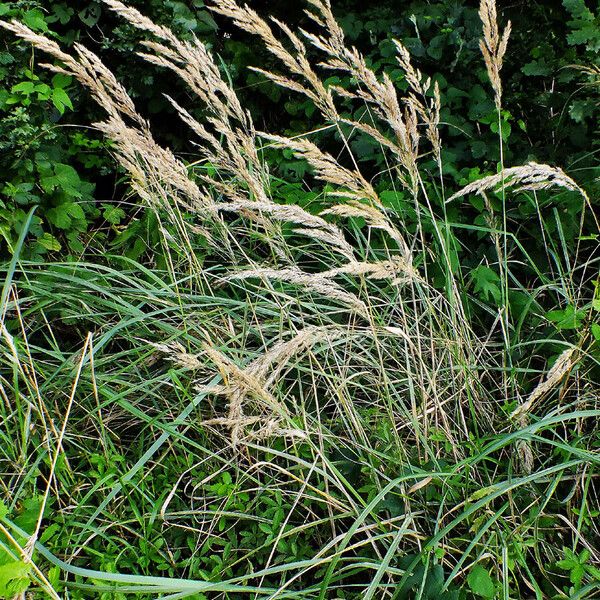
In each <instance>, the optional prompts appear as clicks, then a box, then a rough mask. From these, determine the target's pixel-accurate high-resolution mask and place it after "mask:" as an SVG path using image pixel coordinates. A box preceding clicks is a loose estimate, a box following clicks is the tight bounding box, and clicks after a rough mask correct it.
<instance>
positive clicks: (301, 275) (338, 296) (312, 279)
mask: <svg viewBox="0 0 600 600" xmlns="http://www.w3.org/2000/svg"><path fill="white" fill-rule="evenodd" d="M227 279H228V280H230V281H236V280H245V279H268V280H273V281H281V282H283V283H291V284H292V285H296V286H301V287H303V288H305V289H307V290H310V291H313V292H315V293H317V294H319V295H321V296H324V297H325V298H331V299H332V300H336V301H338V302H341V303H342V304H344V305H345V306H347V307H349V308H351V309H353V310H355V311H356V312H358V313H359V314H361V315H362V316H364V317H365V318H368V311H367V307H366V306H365V304H364V302H363V301H362V300H360V299H359V298H357V297H356V296H355V295H354V294H352V293H351V292H348V291H346V290H344V288H342V287H341V286H340V285H338V284H337V283H335V281H332V280H331V279H328V278H327V277H326V276H324V275H322V274H320V273H305V272H304V271H302V270H301V269H299V268H298V267H290V268H286V269H271V268H268V267H262V268H253V269H247V270H245V271H240V272H237V273H232V274H231V275H228V276H227Z"/></svg>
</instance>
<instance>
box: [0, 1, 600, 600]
mask: <svg viewBox="0 0 600 600" xmlns="http://www.w3.org/2000/svg"><path fill="white" fill-rule="evenodd" d="M104 1H105V3H106V4H107V5H108V6H109V7H110V8H112V9H113V10H114V11H115V12H116V13H118V14H119V15H120V16H121V17H122V18H124V19H126V20H127V21H128V22H129V23H131V24H132V25H134V26H135V27H138V28H139V29H141V30H143V31H144V32H145V33H146V34H147V35H148V41H147V42H145V43H144V52H142V53H141V55H142V57H143V58H144V59H146V60H148V61H150V62H151V63H153V64H154V65H156V66H157V68H166V69H170V70H171V71H173V72H174V73H175V74H176V75H177V76H179V77H181V79H182V80H183V81H184V82H185V83H186V85H187V86H188V88H189V90H190V92H191V93H193V94H194V96H195V100H197V101H199V102H201V103H202V106H203V108H204V111H205V118H204V120H203V121H202V122H200V121H199V120H198V119H197V118H196V117H194V116H192V114H191V113H190V112H189V110H188V109H186V108H185V107H182V106H180V105H179V104H177V103H175V101H173V104H174V106H175V108H176V110H177V112H178V113H179V115H180V116H181V117H182V119H183V120H184V122H186V123H187V124H188V125H189V126H190V129H191V131H192V133H193V134H194V136H195V137H194V139H195V140H196V141H198V157H197V160H196V161H195V162H194V163H193V164H192V165H186V164H184V163H183V162H182V161H181V160H180V159H179V158H178V157H177V156H176V155H175V154H174V153H173V152H172V151H171V150H169V149H168V148H164V147H161V146H160V145H159V144H158V143H157V142H156V140H155V139H154V138H153V136H152V132H151V129H150V126H149V124H148V122H147V121H146V120H145V119H144V118H143V117H142V116H140V115H138V114H137V112H136V110H135V106H134V104H133V101H132V100H131V99H130V98H129V96H128V95H127V92H126V90H125V89H124V88H123V87H122V86H121V85H120V84H119V83H118V82H117V81H116V79H115V78H114V77H113V76H112V74H111V73H110V71H108V69H106V67H104V65H103V64H102V62H101V60H100V59H99V58H98V57H97V56H95V55H94V54H92V53H91V52H90V51H88V50H86V49H85V48H84V47H82V46H80V45H77V44H76V45H75V47H74V51H73V54H66V53H65V52H63V50H62V49H61V48H59V47H58V45H57V44H56V43H55V42H54V41H53V40H50V39H48V38H45V37H43V36H41V35H39V34H37V33H35V32H33V31H31V30H30V29H28V28H27V27H26V26H24V25H22V24H19V23H0V24H2V26H3V27H5V28H7V29H9V30H11V31H13V32H14V33H15V34H16V35H18V36H20V37H21V38H23V39H25V40H28V41H30V42H31V43H32V44H34V46H35V47H36V48H38V49H40V50H42V51H44V52H46V53H48V54H49V55H50V56H52V57H53V58H54V59H56V61H57V62H56V63H55V64H53V65H48V66H49V68H51V69H53V70H55V71H59V72H63V73H67V74H69V75H72V76H74V77H75V78H76V79H77V80H78V81H79V82H80V83H81V84H82V85H84V86H86V87H87V88H88V89H89V91H90V93H91V95H92V97H93V98H94V100H95V101H97V102H98V103H99V104H100V106H102V108H103V109H104V110H105V111H106V115H107V116H106V119H105V120H104V121H103V122H101V123H97V124H96V126H97V127H98V128H99V129H100V130H101V131H103V132H104V133H105V135H106V136H107V138H108V139H109V140H110V141H111V142H112V146H111V147H112V149H113V152H114V154H115V157H116V159H117V160H118V161H119V163H120V164H121V166H122V167H123V168H124V170H125V171H126V172H127V174H128V177H129V182H130V185H131V190H132V193H133V194H135V195H136V197H137V198H138V199H139V202H140V203H142V204H144V205H145V206H147V207H148V209H149V210H152V211H155V212H156V217H157V223H158V227H159V229H160V231H161V234H162V249H161V253H162V256H164V257H165V260H164V261H163V262H162V263H161V265H162V266H158V263H157V262H154V261H153V260H152V259H149V260H148V261H146V262H145V263H144V261H141V262H135V261H132V260H130V259H127V258H124V257H122V256H117V255H111V253H110V250H109V249H107V252H106V253H104V254H102V255H98V256H94V255H93V254H92V253H90V255H86V256H84V257H83V258H81V260H69V261H65V262H59V261H55V262H44V263H33V262H27V261H24V260H20V258H19V254H20V248H21V247H22V245H23V244H24V243H25V239H26V234H27V227H24V229H23V234H22V238H21V240H20V243H19V245H18V246H17V248H16V251H15V254H14V258H13V261H12V262H11V263H10V264H9V265H5V266H3V273H4V276H5V283H4V286H3V289H2V296H1V305H0V315H1V317H2V320H1V321H0V334H1V336H2V340H3V343H2V346H1V354H0V356H1V358H0V360H1V363H0V364H1V371H0V395H1V398H2V401H1V402H0V424H1V426H0V436H2V442H1V444H0V447H1V451H0V452H1V454H0V461H1V464H2V472H3V476H2V479H1V482H0V493H1V494H2V498H3V503H2V504H1V505H0V532H1V533H0V544H1V545H2V551H3V553H4V554H3V555H2V556H4V558H3V559H2V560H0V586H2V585H5V587H6V589H7V590H9V591H8V592H6V591H5V592H3V593H5V594H6V595H7V596H9V595H14V596H18V595H21V597H24V594H32V597H44V596H48V597H53V598H63V597H64V598H91V597H98V598H123V597H125V596H126V595H128V594H133V595H136V597H152V598H159V597H160V598H165V599H166V598H169V599H175V598H196V599H202V598H231V599H234V598H272V599H275V598H278V599H279V598H315V599H317V598H318V599H320V600H324V599H326V598H365V599H371V598H374V599H383V598H399V599H402V598H406V599H408V598H416V599H427V598H439V599H451V598H477V597H479V598H496V597H497V598H503V599H509V598H513V599H517V598H534V597H535V598H581V599H584V598H593V597H596V595H597V594H599V593H600V592H599V590H600V571H599V570H598V566H600V565H599V562H600V548H599V547H598V539H599V537H598V525H597V521H596V517H597V516H598V512H599V508H600V504H599V502H598V484H597V476H598V474H597V472H596V469H597V468H598V463H599V462H600V458H599V455H598V445H599V442H600V436H599V430H598V425H597V423H598V417H599V416H600V402H599V401H600V387H599V385H598V380H597V374H598V367H599V358H600V354H599V353H598V342H597V341H596V340H595V337H594V331H595V330H594V327H593V326H594V319H596V320H597V311H598V310H600V306H599V305H598V302H599V293H600V292H598V288H597V287H594V280H595V279H596V278H597V273H598V257H597V254H598V252H597V250H598V242H597V238H594V236H593V235H584V233H586V232H589V231H590V230H591V231H592V232H593V231H597V229H598V228H597V221H596V217H595V215H594V214H593V208H592V201H591V200H590V198H589V197H588V194H587V193H586V191H585V190H584V189H583V188H582V186H581V185H579V184H578V183H577V182H576V181H575V179H574V178H573V177H571V176H569V175H568V174H566V173H565V172H564V171H562V170H561V169H560V168H558V167H553V166H549V165H540V164H537V163H530V164H528V165H516V166H508V165H504V164H502V161H501V163H500V164H499V165H498V172H497V173H493V174H489V175H488V176H486V177H483V178H480V179H477V180H476V181H474V182H472V183H469V184H468V185H466V186H465V187H463V188H462V189H451V190H450V189H449V190H446V187H447V186H448V183H447V181H446V180H445V178H444V177H443V176H442V173H443V172H444V169H443V152H442V151H443V138H442V136H441V133H440V130H441V127H440V102H439V94H440V91H439V89H438V87H437V86H436V85H435V84H433V83H432V82H431V81H430V80H428V79H427V78H426V77H425V76H423V74H422V73H420V72H419V70H418V69H417V68H416V67H415V66H414V65H413V63H412V60H411V57H410V55H409V53H408V52H407V50H406V49H405V48H404V46H402V44H401V43H400V42H397V43H396V49H397V52H398V62H399V65H400V67H401V68H402V69H403V71H404V73H405V77H406V81H407V82H408V84H409V91H408V92H407V93H406V94H405V95H404V96H403V97H401V98H400V97H399V96H398V92H397V90H396V89H395V88H394V86H393V84H392V82H391V80H390V79H389V78H388V77H387V76H385V75H383V76H381V75H379V74H377V73H374V72H373V71H372V70H371V68H370V66H369V65H368V63H367V62H366V61H365V59H364V58H363V57H362V56H361V54H360V53H359V52H358V51H357V50H355V49H353V48H348V47H347V46H346V43H345V40H344V35H343V32H342V30H341V28H340V27H339V26H338V25H337V23H336V21H335V19H334V17H333V15H332V12H331V7H330V5H329V3H328V2H327V1H326V0H309V5H310V11H309V14H310V16H311V19H312V22H313V24H314V26H315V31H314V32H306V31H294V30H292V29H291V28H290V27H289V26H288V25H286V24H283V23H279V22H276V23H274V24H271V23H270V22H268V21H266V20H265V19H263V18H262V17H261V16H259V15H258V14H257V13H256V12H254V11H253V10H252V9H250V8H248V7H241V6H239V5H238V4H236V3H235V2H234V1H233V0H215V2H214V4H213V6H212V8H213V10H214V11H215V12H216V13H219V14H220V15H222V16H225V17H227V18H230V19H232V20H233V21H234V22H235V23H236V24H237V25H238V26H239V27H241V28H242V29H244V30H245V31H247V32H250V33H252V34H254V35H256V36H258V38H259V39H260V40H261V41H262V43H264V44H265V46H266V47H267V48H268V50H269V51H270V52H271V53H272V54H273V55H274V57H275V58H277V59H278V60H279V61H280V64H281V68H282V71H281V72H277V73H275V72H270V71H266V70H264V69H260V70H259V72H260V73H262V74H263V75H264V76H265V77H266V78H268V79H270V80H271V81H273V82H275V83H276V84H277V85H281V86H283V87H284V88H286V89H288V90H290V91H292V92H294V93H298V94H303V95H305V96H306V97H307V98H309V99H310V100H311V101H312V102H313V103H314V105H315V106H316V109H317V110H318V111H320V113H321V114H322V117H323V121H324V124H325V127H327V128H329V129H330V130H331V131H332V132H335V133H336V134H337V140H338V142H339V146H340V155H339V157H336V156H334V155H333V154H332V153H331V152H330V151H329V150H327V151H326V150H325V149H322V148H320V147H319V146H318V145H317V144H315V143H314V142H313V141H311V132H307V133H306V135H305V136H301V137H288V136H285V135H282V134H281V133H280V132H257V131H256V130H255V127H254V124H253V123H252V120H251V117H250V115H249V113H248V112H247V111H246V110H245V109H244V107H243V106H242V105H241V103H240V101H239V100H238V98H237V96H236V94H235V91H234V90H233V89H232V87H231V85H230V83H229V81H228V79H227V77H224V76H223V74H222V69H220V68H219V65H218V64H217V62H216V61H215V59H214V58H213V57H212V55H211V53H210V52H209V51H208V50H207V49H206V48H205V46H204V45H203V44H202V43H201V42H200V41H199V40H192V41H181V40H179V39H177V38H176V37H175V36H174V35H173V34H172V32H171V31H170V30H169V29H168V28H166V27H164V26H158V25H156V24H154V23H152V22H151V21H150V20H148V19H147V18H145V17H144V16H143V15H141V14H140V13H139V12H138V11H137V10H135V9H133V8H129V7H126V6H125V5H123V4H121V3H120V2H117V1H116V0H104ZM480 14H481V18H482V22H483V37H482V43H481V48H482V52H483V58H484V62H485V65H486V68H487V71H488V74H489V79H490V82H491V89H492V92H493V93H494V97H495V103H496V108H497V110H498V113H499V115H500V111H501V110H502V86H501V80H500V71H501V67H502V60H503V57H504V54H505V51H506V46H507V43H508V39H509V35H510V26H507V27H506V29H504V30H502V31H500V28H499V26H498V18H497V15H496V8H495V4H494V2H493V1H492V0H482V2H481V11H480ZM275 28H276V29H275ZM308 47H310V51H309V49H308ZM313 52H319V53H320V57H321V58H320V59H319V63H318V64H316V63H315V62H314V61H313V60H312V58H309V57H312V55H313ZM132 60H133V59H132ZM329 70H334V71H336V72H341V73H345V74H348V75H350V76H351V77H352V78H353V81H354V84H355V85H354V87H353V88H352V89H350V90H348V89H341V88H336V87H334V86H327V85H325V84H324V83H323V81H324V76H323V73H324V72H325V73H327V72H328V71H329ZM342 100H343V101H351V102H354V103H357V104H359V105H363V106H364V107H365V108H366V109H367V110H366V111H365V113H364V114H365V120H362V121H361V120H355V119H353V118H351V117H349V116H348V114H347V113H346V112H344V111H343V110H341V109H340V103H341V102H342ZM499 129H500V130H501V127H500V128H499ZM348 131H360V132H362V133H365V134H367V135H369V136H371V137H373V138H374V139H375V140H376V141H377V142H378V143H379V144H380V145H381V152H382V153H383V154H384V155H385V157H386V160H387V164H389V176H390V177H391V178H392V182H393V185H394V186H395V190H397V191H401V192H402V194H404V198H406V208H404V209H402V210H400V209H398V210H395V209H394V208H391V207H390V206H387V205H386V204H385V202H384V201H383V200H382V198H381V194H380V192H381V182H380V181H378V180H377V179H376V178H372V177H371V176H370V175H369V174H366V173H363V172H362V171H361V169H359V166H358V161H357V160H356V158H355V157H354V156H353V155H352V153H351V146H350V144H349V138H348V134H347V132H348ZM499 144H500V145H502V144H503V140H502V137H501V136H500V137H499ZM267 147H268V148H282V149H287V150H291V151H293V153H294V154H295V155H296V156H297V157H298V159H299V160H304V161H306V162H307V163H308V164H309V166H310V168H311V177H312V180H311V181H312V185H313V186H314V189H315V190H318V191H319V193H320V196H319V198H320V201H321V202H322V204H324V205H325V206H326V208H325V209H324V210H321V211H320V212H319V213H316V212H314V211H311V210H309V208H307V207H304V206H300V205H294V204H286V203H284V202H282V201H281V198H278V197H277V194H276V193H275V192H274V186H273V181H274V175H273V174H272V173H271V170H270V165H269V164H267V163H266V162H265V161H264V160H263V156H264V151H265V149H266V148H267ZM426 160H433V161H434V163H435V164H436V165H437V170H438V172H439V180H435V176H434V175H432V174H431V172H427V171H426V170H425V169H423V168H422V163H423V162H424V161H426ZM432 179H433V182H432ZM565 197H568V198H571V199H572V198H575V199H576V200H575V204H577V205H578V206H580V219H581V220H580V230H579V235H578V237H577V240H576V243H571V241H572V240H569V239H567V236H566V235H565V234H564V230H563V224H562V221H561V217H560V213H559V211H558V208H557V207H560V206H561V202H562V199H563V198H565ZM470 198H471V199H472V198H475V201H476V202H479V203H481V204H482V206H484V207H485V211H484V214H485V221H484V222H483V223H482V222H478V223H473V224H465V223H458V222H454V220H453V217H452V214H453V213H452V212H451V209H453V208H454V207H456V206H457V205H458V206H460V205H461V203H465V206H468V201H469V199H470ZM515 198H521V199H523V198H525V201H526V202H528V203H529V204H530V205H531V206H532V207H533V209H532V212H531V217H530V219H529V221H527V223H526V226H525V225H522V224H519V223H517V222H515V221H514V219H513V216H512V215H513V213H512V208H511V203H512V202H514V201H515ZM572 204H573V202H571V205H572ZM463 235H464V236H472V237H469V239H473V236H474V237H476V238H478V239H479V240H483V241H482V243H485V244H486V248H487V250H486V252H485V253H484V255H483V256H482V257H480V258H479V264H478V265H477V266H475V267H474V266H467V265H461V264H460V263H459V264H457V256H458V253H457V247H458V246H460V245H461V237H462V236H463ZM536 237H537V239H538V240H540V241H539V242H538V243H537V244H532V243H531V240H532V239H535V238H536ZM486 269H487V270H486ZM474 273H475V274H477V275H478V276H479V279H478V278H476V277H475V275H474ZM486 277H487V279H486ZM485 285H487V288H486V287H485ZM596 285H597V284H596ZM478 286H479V288H480V292H481V293H479V292H478V291H477V289H478ZM482 286H483V288H482ZM559 311H562V312H559ZM557 315H558V316H557ZM561 319H562V320H561ZM569 319H571V320H570V321H569ZM553 323H554V325H553ZM556 323H558V325H556ZM3 569H4V570H3ZM9 573H11V575H8V574H9ZM10 586H12V587H10ZM26 588H27V589H28V591H27V592H26V591H25V589H26ZM0 589H2V588H1V587H0ZM9 592H10V594H9Z"/></svg>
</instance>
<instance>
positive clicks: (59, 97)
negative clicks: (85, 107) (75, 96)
mask: <svg viewBox="0 0 600 600" xmlns="http://www.w3.org/2000/svg"><path fill="white" fill-rule="evenodd" d="M52 104H54V106H56V110H58V112H59V113H60V114H61V115H62V114H63V113H64V112H65V107H66V108H70V109H71V110H73V104H72V103H71V99H70V98H69V96H68V95H67V92H65V90H63V89H62V88H55V89H54V90H52Z"/></svg>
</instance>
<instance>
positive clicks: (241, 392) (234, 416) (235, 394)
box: [203, 342, 289, 447]
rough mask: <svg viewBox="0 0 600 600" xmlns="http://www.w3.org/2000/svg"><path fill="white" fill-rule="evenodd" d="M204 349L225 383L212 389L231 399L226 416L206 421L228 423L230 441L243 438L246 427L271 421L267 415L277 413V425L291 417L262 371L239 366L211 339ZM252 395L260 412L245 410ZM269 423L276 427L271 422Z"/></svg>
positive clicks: (236, 441)
mask: <svg viewBox="0 0 600 600" xmlns="http://www.w3.org/2000/svg"><path fill="white" fill-rule="evenodd" d="M203 351H204V353H205V354H206V355H207V356H208V358H209V359H210V360H211V361H212V362H213V363H214V364H215V365H216V366H217V368H218V369H219V371H220V372H221V376H222V377H223V381H224V385H222V386H220V387H218V388H215V389H214V390H213V392H214V393H221V394H224V395H225V396H227V398H228V400H229V412H228V415H227V417H226V418H217V419H211V420H207V421H204V422H203V424H204V425H209V426H210V425H221V426H226V427H228V428H229V429H230V430H231V443H232V445H233V446H234V447H235V446H237V445H238V444H239V443H240V442H241V441H242V438H243V433H244V429H245V427H247V426H250V425H254V424H256V423H261V422H262V423H263V424H264V423H266V422H268V419H267V416H271V417H272V416H273V415H277V417H276V419H275V422H276V424H277V425H280V423H282V422H283V421H289V413H288V411H287V408H286V407H285V406H284V405H282V404H281V403H279V402H278V401H277V400H276V398H275V397H274V396H273V395H272V394H271V392H269V390H268V389H267V386H266V385H265V383H264V381H263V378H262V377H260V375H261V374H260V372H253V370H252V369H243V368H241V367H239V366H238V365H236V364H235V363H234V362H233V361H232V360H231V359H229V358H228V357H227V356H225V354H223V352H221V351H219V350H217V349H216V348H214V347H213V346H212V345H211V344H210V343H208V342H206V343H204V344H203ZM250 399H252V408H253V410H254V411H258V413H259V414H258V415H253V416H247V415H246V414H245V413H244V407H245V406H247V405H248V404H249V403H250ZM269 427H271V428H272V429H274V428H273V425H272V424H271V425H269Z"/></svg>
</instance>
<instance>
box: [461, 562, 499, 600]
mask: <svg viewBox="0 0 600 600" xmlns="http://www.w3.org/2000/svg"><path fill="white" fill-rule="evenodd" d="M467 583H468V584H469V588H470V589H471V591H472V592H473V593H474V594H475V595H476V596H481V597H482V598H493V597H494V596H495V594H496V586H495V585H494V581H493V580H492V578H491V577H490V574H489V573H488V572H487V569H484V568H483V567H482V566H481V565H475V566H474V567H473V568H472V569H471V572H470V573H469V575H468V577H467Z"/></svg>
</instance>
